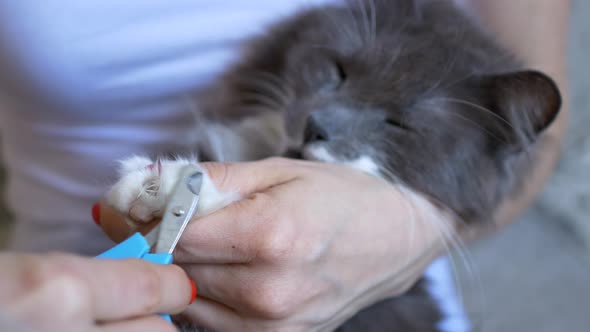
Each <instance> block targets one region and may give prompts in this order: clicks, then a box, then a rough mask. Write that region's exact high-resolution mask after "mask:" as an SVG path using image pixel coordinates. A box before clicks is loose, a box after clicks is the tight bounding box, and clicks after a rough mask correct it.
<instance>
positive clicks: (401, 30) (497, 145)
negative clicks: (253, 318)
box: [199, 0, 561, 332]
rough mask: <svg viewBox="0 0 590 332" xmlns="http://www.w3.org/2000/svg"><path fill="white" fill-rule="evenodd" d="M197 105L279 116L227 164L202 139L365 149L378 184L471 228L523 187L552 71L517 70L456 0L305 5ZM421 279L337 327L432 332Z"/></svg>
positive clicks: (545, 117)
mask: <svg viewBox="0 0 590 332" xmlns="http://www.w3.org/2000/svg"><path fill="white" fill-rule="evenodd" d="M199 99H200V100H202V101H203V103H202V104H201V108H202V109H203V111H204V112H205V113H206V114H207V115H208V116H209V118H210V121H212V122H216V123H220V124H222V125H224V126H240V123H241V122H240V121H245V120H247V119H252V118H260V116H261V115H263V116H267V117H268V114H278V115H280V116H279V117H275V116H271V117H270V118H272V119H274V120H272V121H280V122H281V125H280V126H279V127H280V128H282V130H283V131H284V132H283V133H279V132H276V131H273V133H274V134H273V135H269V134H268V132H267V130H266V129H264V128H273V130H274V129H276V128H278V127H277V125H276V123H275V122H273V123H272V124H267V125H264V126H262V127H259V128H258V129H257V128H253V127H250V129H248V130H246V129H244V130H243V131H242V133H243V135H242V137H241V139H242V140H243V142H244V145H245V146H249V147H250V149H251V151H250V152H248V153H246V155H244V154H243V153H242V154H240V156H238V157H235V158H232V157H231V156H229V157H228V156H227V153H223V151H224V149H229V148H228V147H227V146H226V148H223V147H220V146H219V144H218V145H216V148H215V149H212V148H211V147H210V146H211V145H210V144H208V143H205V144H203V149H202V150H203V152H204V154H205V155H207V156H208V157H209V159H220V156H221V155H223V156H224V157H223V159H225V160H228V159H239V160H243V159H257V158H263V157H266V156H272V155H281V154H285V153H287V151H290V152H293V150H295V151H297V150H300V149H304V148H305V147H306V146H310V145H312V144H322V145H323V146H325V147H326V148H327V149H328V150H329V151H330V152H331V153H332V154H333V155H336V156H338V157H339V158H341V159H343V160H350V159H354V158H356V157H358V156H360V155H369V156H370V157H371V158H372V159H373V160H375V161H377V162H378V166H379V168H380V169H379V171H380V173H381V174H382V176H383V177H384V178H386V179H388V180H389V181H391V182H393V183H396V182H401V183H403V184H405V185H406V186H408V187H410V188H412V189H413V190H415V191H417V192H420V193H422V194H424V195H425V196H427V197H429V198H430V199H431V200H432V202H434V203H435V204H436V205H438V206H440V207H441V208H443V209H446V210H449V211H451V212H453V213H454V214H455V215H456V216H457V217H458V218H460V219H461V220H462V221H463V222H464V223H465V224H466V225H471V224H474V223H483V222H487V221H489V218H490V216H492V215H493V212H494V210H495V209H496V208H497V206H498V205H499V204H500V203H501V202H502V201H503V200H505V199H509V198H510V195H512V194H513V193H515V192H517V191H518V189H519V188H520V186H521V184H522V182H523V181H524V180H526V175H527V174H526V173H527V170H528V169H529V168H530V165H531V163H533V162H534V159H535V158H534V155H535V149H536V148H537V145H538V143H537V141H538V137H539V135H540V134H541V133H542V132H543V130H544V129H545V128H546V127H547V126H548V125H549V124H550V123H551V122H552V121H553V119H554V118H555V116H556V115H557V113H558V111H559V108H560V105H561V99H560V95H559V91H558V90H557V88H556V86H555V84H554V83H553V81H552V80H551V79H550V78H549V77H547V76H546V75H544V74H542V73H539V72H534V71H527V70H526V69H525V68H522V66H521V64H520V63H519V62H518V61H517V60H516V59H514V57H513V56H511V55H510V54H509V53H508V52H506V51H505V50H503V49H501V48H500V47H499V46H498V45H496V43H495V42H494V41H493V40H492V38H490V36H488V35H486V34H485V33H484V32H483V31H482V30H480V29H479V27H478V26H477V25H476V24H474V23H473V22H471V21H470V20H469V19H468V18H467V17H466V16H464V15H463V13H462V12H460V11H459V10H458V9H456V8H455V7H454V6H453V5H452V2H451V1H436V0H430V1H429V0H422V1H420V0H373V1H369V0H367V1H351V2H350V3H348V4H346V5H343V6H323V7H318V8H311V9H309V10H306V11H303V12H301V13H299V14H297V15H295V16H294V17H292V18H289V19H287V20H283V21H281V22H279V23H278V24H276V25H274V26H273V27H271V28H270V29H269V30H268V32H267V33H266V34H265V35H263V36H260V37H258V38H256V39H255V40H253V41H251V42H249V43H248V44H247V47H246V49H245V55H244V60H243V61H241V62H240V63H238V64H236V66H235V67H233V68H232V69H230V70H229V71H228V72H227V73H226V74H225V75H224V76H223V77H222V78H221V79H220V80H219V82H218V83H217V84H215V85H213V86H212V87H211V89H210V90H207V91H205V92H204V93H203V94H202V95H201V96H200V98H199ZM277 119H278V120H277ZM272 121H271V122H272ZM262 137H265V138H264V139H262ZM261 140H262V141H264V142H265V143H264V144H262V143H260V142H261ZM269 140H270V141H269ZM228 144H230V145H231V143H228ZM261 147H262V148H261ZM220 151H221V152H220ZM228 151H229V150H228ZM249 156H252V158H250V157H249ZM421 286H422V284H421V283H418V284H417V285H416V286H415V287H414V288H412V289H411V290H410V291H409V292H408V293H407V294H405V295H402V296H400V297H399V298H396V299H391V300H387V301H383V302H380V303H378V304H375V305H374V306H372V307H370V308H368V309H366V310H364V311H362V312H360V313H359V314H358V315H357V316H356V317H353V318H352V319H351V320H350V321H349V322H347V323H345V324H344V325H343V326H342V327H341V328H340V331H353V330H354V331H361V330H362V331H404V332H412V331H435V330H436V324H437V322H438V321H439V320H440V318H441V314H440V312H438V311H437V310H436V308H435V306H433V301H432V300H431V299H430V296H429V295H428V294H427V293H426V292H425V291H424V289H423V287H421Z"/></svg>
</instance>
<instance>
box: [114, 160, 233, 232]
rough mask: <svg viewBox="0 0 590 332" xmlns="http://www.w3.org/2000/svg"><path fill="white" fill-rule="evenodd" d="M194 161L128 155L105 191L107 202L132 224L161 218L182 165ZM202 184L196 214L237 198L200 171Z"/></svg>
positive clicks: (214, 208)
mask: <svg viewBox="0 0 590 332" xmlns="http://www.w3.org/2000/svg"><path fill="white" fill-rule="evenodd" d="M189 164H197V162H196V161H194V160H188V159H175V160H166V159H162V160H158V161H155V162H154V161H152V160H151V159H149V158H145V157H131V158H129V159H126V160H123V161H121V162H120V168H119V176H120V179H119V181H118V182H117V183H116V184H115V185H113V187H112V188H111V189H110V190H109V191H108V192H107V194H106V196H105V200H106V202H107V204H109V205H110V206H112V207H114V208H115V209H117V210H118V211H119V212H120V213H121V214H123V215H126V216H127V218H128V221H129V223H130V225H131V226H137V225H139V224H144V223H149V222H151V221H153V220H155V219H159V218H161V217H162V214H163V212H164V210H165V207H166V204H167V202H168V198H169V197H170V194H171V193H172V190H173V189H174V185H175V184H176V182H177V181H178V178H179V175H180V172H181V170H182V168H183V167H184V166H186V165H189ZM203 175H204V176H203V184H202V187H201V193H200V194H201V195H200V200H199V207H198V210H197V216H203V215H207V214H209V213H212V212H214V211H216V210H218V209H221V208H223V207H225V206H227V205H229V204H231V203H232V202H235V201H237V200H239V199H240V197H239V195H238V194H237V193H232V192H220V191H219V190H217V188H216V187H215V186H214V185H213V182H212V181H211V179H210V178H209V176H208V175H207V173H206V172H205V171H203Z"/></svg>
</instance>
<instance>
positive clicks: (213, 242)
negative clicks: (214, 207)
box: [174, 187, 291, 264]
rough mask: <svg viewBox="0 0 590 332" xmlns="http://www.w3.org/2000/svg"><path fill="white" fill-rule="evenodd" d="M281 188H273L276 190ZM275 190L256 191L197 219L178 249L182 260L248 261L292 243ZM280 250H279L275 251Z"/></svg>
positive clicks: (191, 261)
mask: <svg viewBox="0 0 590 332" xmlns="http://www.w3.org/2000/svg"><path fill="white" fill-rule="evenodd" d="M275 190H279V187H275V188H273V191H275ZM281 210H282V207H281V206H280V202H277V198H276V195H275V194H274V192H270V191H269V192H262V193H257V194H253V195H251V196H250V197H248V198H245V199H243V200H240V201H237V202H235V203H233V204H231V205H229V206H227V207H225V208H223V209H221V210H219V211H216V212H214V213H212V214H210V215H207V216H205V217H202V218H199V219H196V220H193V221H192V222H191V223H190V224H189V225H188V226H187V228H186V230H185V231H184V233H183V235H182V237H181V238H180V241H179V245H178V247H177V249H176V252H175V256H174V257H175V261H176V262H178V263H211V264H213V263H228V264H230V263H248V262H252V261H253V260H255V259H260V258H264V256H265V255H266V254H267V253H269V252H276V250H281V248H282V247H283V246H285V245H287V246H288V245H289V244H290V243H289V241H290V240H289V239H288V238H287V237H288V233H289V231H290V230H291V228H289V227H284V226H285V225H284V220H282V219H281V216H282V215H284V214H282V213H281V212H285V211H281ZM275 249H276V250H275Z"/></svg>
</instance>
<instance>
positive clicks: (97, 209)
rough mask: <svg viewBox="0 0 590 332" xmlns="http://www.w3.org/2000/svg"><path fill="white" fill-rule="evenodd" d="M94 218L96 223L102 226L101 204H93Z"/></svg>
mask: <svg viewBox="0 0 590 332" xmlns="http://www.w3.org/2000/svg"><path fill="white" fill-rule="evenodd" d="M92 219H93V220H94V223H95V224H97V225H99V226H100V204H99V203H96V204H94V205H93V206H92Z"/></svg>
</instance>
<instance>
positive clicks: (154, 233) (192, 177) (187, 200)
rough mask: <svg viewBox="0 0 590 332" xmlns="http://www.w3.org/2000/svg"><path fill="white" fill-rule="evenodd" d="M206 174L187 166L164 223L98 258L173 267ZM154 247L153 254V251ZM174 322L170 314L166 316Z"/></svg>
mask: <svg viewBox="0 0 590 332" xmlns="http://www.w3.org/2000/svg"><path fill="white" fill-rule="evenodd" d="M202 184H203V173H202V172H201V171H200V170H199V168H198V167H197V166H195V165H187V166H185V167H184V168H183V169H182V170H181V172H180V177H179V179H178V182H177V183H176V185H175V187H174V190H173V191H172V195H171V196H170V199H169V201H168V204H167V206H166V211H165V212H164V215H163V216H162V221H161V222H160V224H159V225H158V226H156V227H154V229H152V230H151V231H150V232H149V233H148V234H147V235H146V236H145V237H144V236H143V235H141V233H139V232H138V233H135V234H133V235H132V236H131V237H129V238H128V239H126V240H125V241H123V242H121V243H119V244H118V245H117V246H115V247H113V248H111V249H109V250H107V251H105V252H104V253H102V254H100V255H98V256H96V257H97V258H104V259H128V258H139V259H143V260H146V261H149V262H152V263H156V264H171V263H172V260H173V257H172V252H173V251H174V248H175V247H176V244H177V243H178V240H179V239H180V236H181V235H182V233H183V232H184V229H185V228H186V225H187V224H188V222H189V221H190V220H191V218H192V216H193V215H194V214H195V212H196V211H197V206H198V203H199V196H200V192H201V186H202ZM152 248H153V252H150V250H151V249H152ZM162 317H163V318H165V319H166V320H168V321H169V322H171V319H170V316H169V315H162Z"/></svg>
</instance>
